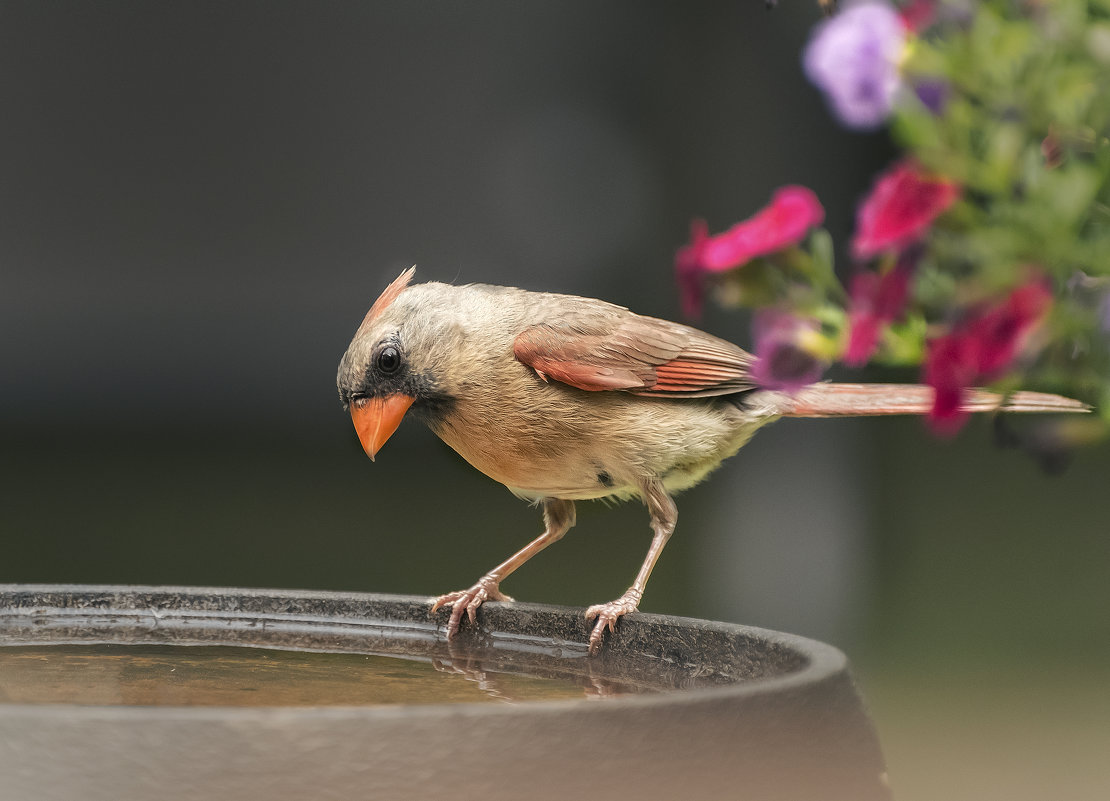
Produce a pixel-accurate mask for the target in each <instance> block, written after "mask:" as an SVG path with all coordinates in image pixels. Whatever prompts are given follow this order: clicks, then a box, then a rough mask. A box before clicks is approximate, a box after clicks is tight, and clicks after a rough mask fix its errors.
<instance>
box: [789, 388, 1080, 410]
mask: <svg viewBox="0 0 1110 801" xmlns="http://www.w3.org/2000/svg"><path fill="white" fill-rule="evenodd" d="M775 405H776V406H777V407H778V409H779V414H781V415H783V416H784V417H860V416H870V415H884V414H927V413H928V412H929V410H930V409H932V407H933V388H932V387H927V386H923V385H921V384H814V385H813V386H811V387H806V388H805V389H803V390H801V391H800V392H798V393H797V394H795V395H792V396H787V395H783V396H781V397H780V398H779V399H778V401H777V403H776V404H775ZM963 409H964V411H967V412H993V411H1004V412H1089V411H1090V410H1091V407H1089V406H1088V405H1087V404H1085V403H1082V402H1080V401H1077V400H1072V399H1071V398H1065V397H1064V396H1063V395H1050V394H1048V393H1045V392H1024V391H1023V392H1012V393H1010V394H1009V395H1000V394H998V393H996V392H988V391H986V390H983V389H973V390H970V391H969V392H968V393H967V396H966V397H965V399H964V402H963Z"/></svg>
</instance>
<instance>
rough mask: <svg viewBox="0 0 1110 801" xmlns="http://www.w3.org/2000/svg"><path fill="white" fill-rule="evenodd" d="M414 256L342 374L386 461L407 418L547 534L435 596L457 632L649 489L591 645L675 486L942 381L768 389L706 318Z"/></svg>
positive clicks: (1063, 407) (992, 402) (342, 388)
mask: <svg viewBox="0 0 1110 801" xmlns="http://www.w3.org/2000/svg"><path fill="white" fill-rule="evenodd" d="M414 273H415V267H412V268H409V269H407V270H405V271H403V272H402V273H401V274H400V276H398V277H397V279H396V280H394V281H393V282H392V283H390V284H389V285H388V286H387V287H386V289H385V290H384V291H383V292H382V293H381V295H380V296H379V297H378V299H377V300H376V301H375V302H374V304H373V305H372V306H371V308H370V310H369V311H368V312H367V313H366V316H365V317H364V319H363V320H362V323H361V324H360V325H359V327H358V329H357V331H356V332H355V335H354V338H353V339H352V340H351V343H350V345H349V346H348V348H347V350H346V352H345V353H344V354H343V357H342V359H341V360H340V363H339V370H338V373H337V377H336V385H337V388H338V390H339V397H340V401H341V402H342V405H343V408H344V410H346V411H348V412H349V413H350V416H351V420H352V422H353V423H354V427H355V431H356V432H357V435H358V438H359V441H360V443H361V444H362V447H363V449H364V450H365V452H366V454H367V455H368V456H369V457H370V459H372V460H373V459H374V458H375V457H376V456H377V454H378V451H379V450H380V449H381V447H382V446H383V445H384V444H385V442H386V441H387V440H388V439H389V438H390V436H392V434H393V433H394V432H395V431H396V430H397V428H398V426H399V425H400V424H401V421H402V419H403V418H405V417H406V416H412V417H414V418H417V419H419V420H421V421H423V422H424V423H425V424H426V425H427V426H428V427H429V428H430V429H431V430H432V431H433V432H434V433H435V434H436V435H437V436H438V437H439V438H440V439H442V440H443V441H444V442H445V443H446V444H447V445H449V446H450V447H451V448H453V449H454V450H455V451H457V452H458V453H459V454H460V455H461V456H462V457H463V458H464V459H465V460H466V461H467V462H469V463H470V464H471V465H472V466H474V467H475V468H477V469H478V470H480V471H481V472H482V473H485V474H486V475H487V476H489V477H490V478H492V479H493V480H495V481H498V482H500V483H501V484H503V485H505V486H506V487H507V488H508V489H509V490H510V491H511V492H512V493H513V494H514V495H516V496H518V497H519V498H522V499H524V500H527V501H530V502H534V503H537V504H539V505H540V506H541V507H542V510H543V522H544V530H543V533H542V534H540V535H539V536H538V537H536V538H535V539H533V540H532V541H531V542H529V543H528V544H527V545H525V546H524V547H523V548H521V549H520V550H518V551H517V552H516V553H514V554H512V555H511V556H509V557H508V558H507V559H505V560H504V561H503V562H501V563H500V564H498V565H497V566H495V567H494V568H492V569H491V570H490V571H489V572H487V573H485V574H484V575H483V576H481V577H480V578H479V579H478V580H477V582H475V583H474V585H473V586H471V587H469V588H467V589H464V590H458V591H456V592H449V593H446V594H444V595H440V596H438V597H437V598H435V599H434V602H433V603H432V607H431V611H432V612H433V613H434V612H436V611H437V610H439V609H440V608H442V607H450V609H451V613H450V617H449V619H448V621H447V637H448V639H451V638H453V637H454V636H455V635H456V634H457V633H458V631H459V629H460V626H461V625H462V620H463V615H466V617H467V618H468V619H469V621H470V623H471V624H474V623H475V620H476V613H477V610H478V608H479V607H480V606H481V604H483V603H485V602H486V601H511V600H512V598H511V597H510V596H508V595H506V594H505V593H504V592H502V590H501V583H502V582H503V581H504V580H505V579H506V578H508V576H509V575H510V574H511V573H513V572H514V571H516V570H517V569H518V568H519V567H520V566H521V565H523V564H524V563H525V562H527V561H528V560H529V559H531V558H532V557H533V556H535V555H536V554H538V553H539V552H540V551H542V550H544V549H545V548H547V547H548V546H549V545H551V544H552V543H554V542H556V541H558V540H559V539H561V538H562V537H563V536H564V535H565V534H566V533H567V531H569V530H570V528H571V527H572V526H574V523H575V503H576V502H577V501H582V500H592V499H601V498H606V499H615V500H631V499H636V498H638V499H640V500H642V501H643V503H644V504H645V506H646V507H647V511H648V516H649V518H650V522H651V529H652V533H653V536H652V540H651V545H650V547H649V548H648V552H647V555H646V557H645V558H644V560H643V562H642V564H641V566H640V569H639V571H638V572H637V574H636V577H635V579H634V580H633V582H632V584H631V586H629V588H628V589H627V590H626V591H625V592H624V593H623V594H622V595H621V596H620V597H618V598H616V599H615V600H612V601H608V602H606V603H601V604H595V605H593V606H590V607H588V608H587V609H586V612H585V616H586V618H587V620H588V621H593V627H592V629H591V631H590V634H589V642H588V652H589V654H591V655H594V654H596V653H597V652H598V651H599V649H600V648H601V645H602V642H603V640H604V638H605V633H606V631H607V630H608V631H609V632H614V631H615V630H616V629H615V627H616V625H617V621H618V620H619V619H620V618H621V617H623V616H624V615H627V614H630V613H632V612H634V611H636V610H637V608H638V607H639V604H640V601H641V599H642V598H643V594H644V588H645V586H646V585H647V582H648V578H649V577H650V576H651V572H652V569H653V568H654V567H655V564H656V562H657V560H658V559H659V556H660V554H661V553H662V551H663V548H664V546H665V545H666V543H667V541H668V539H670V537H671V534H672V533H673V532H674V529H675V524H676V522H677V519H678V512H677V507H676V506H675V501H674V496H675V495H676V494H677V493H679V492H681V491H682V490H685V489H688V488H689V487H692V486H693V485H695V484H697V483H698V482H700V481H701V480H702V479H704V478H705V477H706V476H707V475H708V474H709V473H710V472H712V471H713V470H714V469H715V468H716V467H717V466H719V465H720V464H721V463H722V462H723V461H724V460H725V459H728V458H729V457H731V456H733V455H734V454H735V453H736V452H737V451H738V450H739V449H740V448H741V447H742V446H743V445H744V444H745V443H747V442H748V441H749V440H750V439H751V437H752V435H753V434H755V432H756V431H757V430H758V429H760V428H762V427H763V426H765V425H767V424H769V423H772V422H774V421H775V420H778V419H779V418H782V417H841V416H867V415H890V414H924V413H926V412H927V411H928V410H929V409H930V407H931V405H932V400H933V390H932V388H931V387H927V386H923V385H912V384H848V383H832V382H819V383H815V384H811V385H808V386H806V387H804V388H802V389H801V390H799V391H797V392H794V393H786V392H782V391H774V390H769V389H763V388H761V387H760V386H758V385H757V384H756V382H755V381H754V380H753V378H752V366H753V364H754V363H755V357H754V356H753V355H752V354H750V353H748V352H747V351H745V350H743V349H741V348H740V347H739V346H737V345H734V344H732V343H731V342H728V341H726V340H724V339H720V338H718V337H715V336H712V335H711V334H708V333H705V332H704V331H701V330H698V329H696V328H693V327H690V326H687V325H683V324H680V323H675V322H669V321H667V320H662V319H658V318H654V317H646V316H643V315H639V314H636V313H634V312H632V311H630V310H628V309H627V308H624V307H621V306H618V305H614V304H612V303H607V302H605V301H602V300H595V299H593V298H586V297H578V296H573V295H563V294H553V293H546V292H534V291H529V290H524V289H517V288H513V287H504V286H494V285H489V284H466V285H455V284H446V283H439V282H425V283H413V282H412V279H413V276H414ZM964 408H965V410H966V411H971V412H983V411H995V410H1003V411H1013V412H1078V411H1085V410H1087V409H1088V407H1087V406H1086V405H1085V404H1083V403H1080V402H1079V401H1074V400H1071V399H1069V398H1064V397H1062V396H1059V395H1049V394H1045V393H1038V392H1013V393H1010V394H1009V395H1007V396H1005V397H1003V396H1000V395H997V394H994V393H990V392H986V391H983V390H974V391H971V392H969V393H968V396H967V398H966V400H965V403H964Z"/></svg>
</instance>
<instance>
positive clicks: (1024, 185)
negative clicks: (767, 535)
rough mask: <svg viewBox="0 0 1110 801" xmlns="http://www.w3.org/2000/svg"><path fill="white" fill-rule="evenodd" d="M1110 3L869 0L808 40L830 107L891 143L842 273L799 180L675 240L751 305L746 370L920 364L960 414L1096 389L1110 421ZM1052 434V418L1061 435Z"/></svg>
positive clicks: (694, 268) (727, 296)
mask: <svg viewBox="0 0 1110 801" xmlns="http://www.w3.org/2000/svg"><path fill="white" fill-rule="evenodd" d="M1108 42H1110V12H1108V10H1107V7H1106V4H1105V3H1104V2H1102V0H1055V2H1052V3H1013V2H1009V0H983V2H978V3H972V4H968V3H962V2H961V3H957V2H955V1H954V0H953V1H952V2H944V1H943V0H911V2H908V3H905V4H903V5H901V6H897V5H894V4H892V3H890V2H887V0H860V1H859V2H855V3H846V4H842V8H841V10H840V11H839V12H838V13H836V14H834V15H832V16H831V17H829V18H828V19H825V20H822V21H820V22H818V23H817V24H816V26H815V28H814V31H813V34H812V36H811V37H810V40H809V42H808V44H807V45H806V48H805V52H804V53H803V56H802V66H803V68H804V71H805V73H806V75H807V76H808V77H809V79H810V80H811V81H812V82H813V83H814V84H815V85H816V86H817V87H818V88H819V89H820V90H821V91H822V93H823V94H824V96H825V99H826V101H827V103H828V107H829V109H830V112H831V117H832V120H833V121H834V122H835V123H838V124H841V125H843V126H845V127H848V128H852V129H857V130H872V129H875V128H879V127H882V126H884V125H886V126H889V130H890V133H891V135H892V137H893V138H894V140H895V142H896V144H898V145H899V146H900V147H901V149H902V150H903V154H902V155H901V156H900V157H899V158H897V159H896V160H895V161H894V163H892V164H891V165H890V166H889V167H888V168H887V169H885V170H884V171H883V172H882V173H881V174H880V175H878V176H877V177H876V179H875V182H874V185H873V186H872V188H871V190H870V191H869V192H868V193H867V194H866V196H865V197H864V198H863V199H862V201H861V202H860V204H859V207H858V209H857V214H856V221H855V230H854V232H853V234H852V236H851V240H850V242H849V247H848V248H846V250H847V252H848V254H849V256H850V258H851V261H852V262H853V264H852V267H851V270H850V271H849V272H850V276H849V277H848V278H847V279H846V280H845V281H844V283H841V279H839V278H838V277H837V276H836V273H835V272H834V270H833V264H832V262H833V257H832V254H833V246H832V243H831V238H830V237H829V235H828V233H827V232H825V231H824V230H822V229H821V228H820V225H821V224H822V222H823V220H824V210H823V208H822V207H821V204H820V203H819V202H818V200H817V198H816V196H815V195H814V194H813V193H812V192H810V191H809V190H807V189H805V188H804V187H800V186H788V187H784V188H782V189H780V190H778V191H777V192H776V193H775V194H774V196H773V197H772V200H771V203H770V204H769V205H768V206H767V207H765V208H764V209H762V210H760V211H758V212H757V213H756V214H755V215H754V216H752V217H750V218H749V219H747V220H745V221H744V222H741V223H738V224H737V225H735V226H733V227H732V228H730V229H728V230H726V231H725V232H724V233H721V234H717V235H714V236H711V235H709V232H708V227H707V226H706V224H705V223H704V222H702V221H697V222H695V223H694V225H693V227H692V234H691V240H690V243H689V244H688V245H686V246H685V247H683V248H682V249H681V250H679V252H678V255H677V259H676V268H677V273H678V279H679V285H680V287H681V291H682V297H683V302H684V306H685V308H686V310H687V311H688V312H690V313H696V312H697V311H699V310H700V308H701V305H702V302H703V298H704V295H705V293H706V290H707V289H712V290H714V295H715V296H716V297H717V298H718V300H719V301H721V302H723V303H725V304H727V305H739V306H747V307H750V308H753V309H755V310H756V314H755V316H754V326H755V336H754V339H755V343H756V344H755V350H756V356H757V357H758V359H757V362H756V366H755V376H754V378H755V379H756V380H757V381H758V382H759V383H760V384H762V385H763V386H767V387H773V388H776V389H781V390H784V391H793V390H795V389H797V388H798V387H800V386H803V385H804V384H806V383H809V382H811V381H814V380H817V379H818V378H819V377H820V375H821V374H822V372H823V371H824V369H825V368H826V367H828V366H829V365H830V364H832V363H833V362H840V363H841V364H843V365H845V366H846V367H849V368H859V367H863V366H865V365H867V364H872V363H875V364H882V365H887V366H894V367H902V368H915V367H916V369H918V370H920V377H921V380H922V381H923V382H924V383H926V384H928V385H930V386H932V387H933V388H934V390H935V404H934V408H933V411H932V414H931V415H930V416H929V419H930V421H931V423H932V425H933V426H934V428H936V430H938V431H940V432H943V433H951V432H953V431H955V430H957V429H958V428H959V427H960V426H961V425H962V423H963V421H964V415H963V414H962V413H961V411H960V409H961V401H962V399H963V398H964V396H965V393H966V392H967V391H968V389H969V388H971V387H973V386H979V385H983V384H995V385H996V386H997V387H998V388H1000V389H1002V390H1003V391H1005V390H1006V389H1012V388H1013V387H1015V386H1017V385H1018V384H1021V385H1023V386H1026V387H1029V388H1043V389H1046V390H1049V391H1055V392H1063V393H1065V394H1069V395H1072V396H1075V397H1079V398H1081V399H1083V400H1086V401H1088V402H1090V403H1092V405H1093V406H1094V407H1095V409H1096V411H1097V412H1099V414H1098V418H1097V419H1095V420H1094V422H1093V424H1092V423H1088V424H1083V425H1079V424H1073V425H1071V426H1069V427H1068V429H1067V431H1068V432H1070V433H1069V434H1068V436H1069V437H1070V439H1071V441H1073V442H1076V441H1079V440H1080V439H1084V438H1087V439H1090V438H1093V437H1096V436H1104V435H1106V434H1107V433H1108V432H1110V80H1108V79H1107V75H1108V74H1110V46H1108V45H1107V43H1108ZM1057 439H1058V438H1057Z"/></svg>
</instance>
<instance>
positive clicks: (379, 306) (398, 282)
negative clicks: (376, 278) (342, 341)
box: [358, 264, 416, 333]
mask: <svg viewBox="0 0 1110 801" xmlns="http://www.w3.org/2000/svg"><path fill="white" fill-rule="evenodd" d="M414 275H416V265H415V264H414V265H413V266H412V267H409V268H408V269H407V270H405V271H404V272H402V273H401V274H400V275H399V276H397V277H396V278H394V279H393V283H391V284H390V285H389V286H387V287H386V288H385V289H384V290H383V291H382V294H380V295H378V299H377V300H375V301H374V305H373V306H371V307H370V311H368V312H366V316H365V317H364V318H363V319H362V325H360V326H359V327H358V330H359V333H361V332H362V331H364V330H365V329H367V328H369V327H370V326H371V325H373V324H374V321H375V320H377V319H378V318H379V317H381V316H382V313H383V312H385V310H386V309H388V308H389V306H390V304H392V303H393V301H395V300H397V296H398V295H400V294H401V292H403V291H404V289H405V287H407V286H408V285H409V282H410V281H411V280H412V277H413V276H414Z"/></svg>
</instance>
